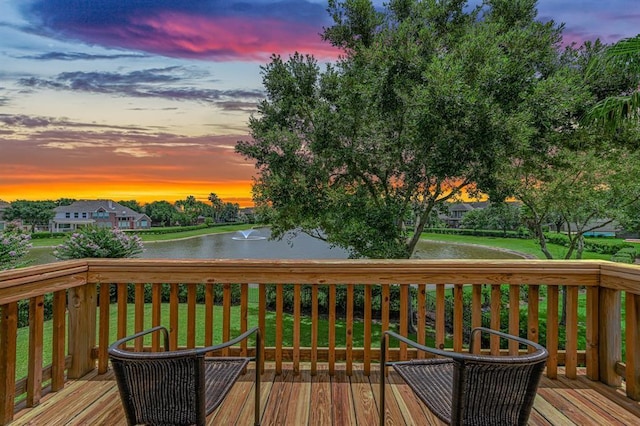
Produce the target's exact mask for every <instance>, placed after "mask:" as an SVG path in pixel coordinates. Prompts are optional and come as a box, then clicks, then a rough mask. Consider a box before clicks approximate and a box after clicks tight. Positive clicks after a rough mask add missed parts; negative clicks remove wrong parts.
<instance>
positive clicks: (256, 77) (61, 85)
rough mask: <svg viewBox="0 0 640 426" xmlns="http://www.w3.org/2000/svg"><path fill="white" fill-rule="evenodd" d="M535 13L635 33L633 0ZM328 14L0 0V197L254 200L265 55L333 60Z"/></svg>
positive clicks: (320, 7) (247, 5)
mask: <svg viewBox="0 0 640 426" xmlns="http://www.w3.org/2000/svg"><path fill="white" fill-rule="evenodd" d="M382 3H383V2H382V1H376V2H375V4H376V5H379V6H381V5H382ZM539 18H540V19H541V20H544V21H546V20H549V19H553V20H555V21H556V22H564V23H565V24H566V28H565V32H564V37H565V43H570V42H578V43H581V42H582V41H584V40H595V39H596V38H600V39H601V40H603V41H604V42H607V43H613V42H615V41H617V40H619V39H621V38H624V37H630V36H634V35H636V34H637V33H639V32H640V0H607V1H602V0H541V1H539ZM330 24H331V22H330V21H329V17H328V14H327V13H326V0H306V1H305V0H281V1H272V0H253V1H251V0H245V1H239V0H194V1H186V0H184V1H176V0H36V1H31V0H0V64H1V65H0V199H1V200H5V201H13V200H16V199H30V200H44V199H57V198H63V197H64V198H78V199H80V198H82V199H95V198H110V199H114V200H130V199H136V200H138V201H140V202H149V201H154V200H167V201H175V200H178V199H184V198H186V197H187V196H189V195H194V196H195V197H196V198H198V199H201V200H203V201H206V197H207V195H208V194H209V193H211V192H215V193H216V194H217V195H218V196H219V197H220V198H222V199H223V200H224V201H230V202H238V203H240V205H242V206H246V205H250V204H251V178H252V176H254V173H255V169H254V166H253V164H251V163H247V162H246V161H244V159H243V158H242V157H241V156H239V155H237V154H235V153H234V146H235V143H236V142H237V141H238V140H241V139H246V138H247V137H248V136H247V135H248V130H247V120H248V118H249V116H250V114H251V113H252V112H254V111H255V105H256V103H257V102H258V101H259V100H260V99H261V98H262V96H263V92H262V84H261V76H260V65H263V64H265V63H267V62H268V59H269V56H270V55H271V54H272V53H277V54H280V55H283V56H284V57H287V56H288V55H289V54H290V53H293V52H295V51H299V52H301V53H312V54H314V55H315V56H316V58H317V59H318V60H320V61H327V60H332V59H334V58H335V57H336V55H337V52H336V51H335V50H333V49H332V48H331V46H329V45H327V44H324V43H322V41H321V40H320V37H319V33H320V32H321V31H322V28H323V26H328V25H330Z"/></svg>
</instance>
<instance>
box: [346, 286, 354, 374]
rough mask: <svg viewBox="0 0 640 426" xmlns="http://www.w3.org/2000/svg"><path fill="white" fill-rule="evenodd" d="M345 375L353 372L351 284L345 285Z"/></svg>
mask: <svg viewBox="0 0 640 426" xmlns="http://www.w3.org/2000/svg"><path fill="white" fill-rule="evenodd" d="M346 333H347V336H346V350H347V367H346V369H347V376H351V375H352V373H353V284H349V285H348V286H347V324H346Z"/></svg>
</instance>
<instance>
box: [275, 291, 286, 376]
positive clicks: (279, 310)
mask: <svg viewBox="0 0 640 426" xmlns="http://www.w3.org/2000/svg"><path fill="white" fill-rule="evenodd" d="M283 286H284V284H276V359H275V361H276V374H282V326H283V325H282V322H283V321H282V316H283V311H284V301H283Z"/></svg>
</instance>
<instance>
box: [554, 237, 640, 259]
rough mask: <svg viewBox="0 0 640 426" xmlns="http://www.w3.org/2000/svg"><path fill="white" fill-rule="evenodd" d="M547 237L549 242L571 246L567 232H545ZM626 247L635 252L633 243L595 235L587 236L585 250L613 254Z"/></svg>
mask: <svg viewBox="0 0 640 426" xmlns="http://www.w3.org/2000/svg"><path fill="white" fill-rule="evenodd" d="M545 237H546V238H547V242H549V243H552V244H557V245H560V246H563V247H569V237H567V236H566V235H565V234H558V233H551V232H550V233H545ZM624 248H631V249H633V250H634V252H635V248H634V246H633V245H632V244H631V243H626V242H624V241H620V240H617V239H614V238H606V237H600V238H598V237H595V238H585V240H584V250H585V251H589V252H592V253H600V254H611V255H613V254H616V253H617V252H619V251H620V250H622V249H624Z"/></svg>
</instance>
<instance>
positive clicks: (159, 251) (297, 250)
mask: <svg viewBox="0 0 640 426" xmlns="http://www.w3.org/2000/svg"><path fill="white" fill-rule="evenodd" d="M255 234H257V235H256V236H259V237H263V238H262V239H256V238H242V236H240V237H238V234H237V233H225V234H211V235H204V236H200V237H195V238H186V239H181V240H174V241H161V242H148V243H145V251H144V253H142V255H141V256H140V257H142V258H146V259H158V258H168V259H346V258H347V257H348V253H347V251H345V250H343V249H341V248H338V247H330V246H329V245H328V244H326V243H324V242H322V241H320V240H317V239H315V238H312V237H309V236H308V235H306V234H298V235H293V234H289V235H287V236H286V237H285V238H284V239H282V240H280V241H271V240H269V239H268V238H269V237H270V235H271V233H270V230H269V229H268V228H261V229H259V230H256V231H255ZM253 235H254V233H251V234H249V237H251V236H253ZM234 237H235V238H234ZM52 251H53V249H52V248H44V247H40V248H38V247H36V248H33V249H31V252H30V253H29V259H30V260H31V261H32V264H43V263H50V262H55V261H56V259H55V258H54V257H53V255H52V254H51V252H52ZM414 257H415V258H418V259H518V258H521V256H519V255H517V254H514V253H509V252H504V251H500V250H493V249H487V248H484V247H478V246H472V245H464V244H450V243H442V242H434V241H426V240H422V241H419V242H418V246H417V247H416V250H415V255H414Z"/></svg>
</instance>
